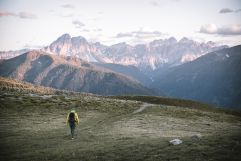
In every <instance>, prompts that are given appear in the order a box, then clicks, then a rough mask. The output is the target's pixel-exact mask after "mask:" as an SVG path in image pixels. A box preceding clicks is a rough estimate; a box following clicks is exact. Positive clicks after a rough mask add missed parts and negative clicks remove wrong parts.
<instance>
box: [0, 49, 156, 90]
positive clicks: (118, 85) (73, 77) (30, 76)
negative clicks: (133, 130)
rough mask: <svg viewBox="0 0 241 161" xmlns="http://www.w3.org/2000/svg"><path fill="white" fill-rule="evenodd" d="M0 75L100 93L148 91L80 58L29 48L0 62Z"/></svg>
mask: <svg viewBox="0 0 241 161" xmlns="http://www.w3.org/2000/svg"><path fill="white" fill-rule="evenodd" d="M0 76H4V77H10V78H14V79H18V80H22V81H26V82H30V83H33V84H36V85H43V86H47V87H53V88H57V89H64V90H70V91H81V92H90V93H95V94H101V95H120V94H146V95H149V94H151V91H149V90H148V89H147V88H145V87H143V86H142V85H141V84H140V83H139V82H138V81H136V80H134V79H132V78H130V77H128V76H125V75H122V74H118V73H115V72H113V71H109V70H108V69H104V68H100V67H98V68H97V67H96V66H95V65H93V64H89V63H88V62H85V61H83V60H80V59H78V58H72V57H60V56H56V55H50V54H47V53H44V52H41V51H30V52H27V53H25V54H22V55H20V56H17V57H15V58H12V59H9V60H4V61H2V62H1V63H0Z"/></svg>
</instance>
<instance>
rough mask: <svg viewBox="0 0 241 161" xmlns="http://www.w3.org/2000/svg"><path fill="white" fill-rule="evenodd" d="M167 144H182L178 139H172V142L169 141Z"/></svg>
mask: <svg viewBox="0 0 241 161" xmlns="http://www.w3.org/2000/svg"><path fill="white" fill-rule="evenodd" d="M169 143H170V144H172V145H178V144H181V143H182V140H180V139H173V140H171V141H169Z"/></svg>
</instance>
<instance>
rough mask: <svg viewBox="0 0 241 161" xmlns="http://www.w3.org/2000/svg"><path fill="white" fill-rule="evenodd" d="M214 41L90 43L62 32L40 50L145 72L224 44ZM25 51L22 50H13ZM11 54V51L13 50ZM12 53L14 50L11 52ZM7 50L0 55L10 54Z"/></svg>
mask: <svg viewBox="0 0 241 161" xmlns="http://www.w3.org/2000/svg"><path fill="white" fill-rule="evenodd" d="M227 47H228V46H226V45H222V46H220V45H217V44H215V43H214V42H211V41H209V42H207V43H199V42H197V41H193V40H190V39H188V38H185V37H184V38H182V39H181V40H180V41H177V40H176V39H175V38H174V37H170V38H168V39H159V40H154V41H152V42H150V43H147V44H137V45H129V44H127V43H125V42H123V43H118V44H114V45H111V46H106V45H103V44H101V43H99V42H97V43H90V42H88V41H87V40H86V39H85V38H84V37H82V36H77V37H71V36H70V35H69V34H63V35H62V36H60V37H59V38H57V39H56V40H55V41H54V42H52V43H51V44H50V45H49V46H46V47H44V48H42V49H40V51H43V52H47V53H50V54H53V55H61V56H65V57H67V56H71V57H77V58H80V59H82V60H85V61H87V62H98V63H112V64H121V65H133V66H136V67H138V68H139V69H140V70H142V71H144V72H145V73H148V72H149V71H153V70H155V69H157V68H159V67H163V66H175V65H180V64H183V63H185V62H188V61H192V60H194V59H196V58H198V57H200V56H201V55H204V54H206V53H208V52H212V51H215V50H219V49H222V48H227ZM20 52H22V53H25V52H26V51H17V53H18V54H19V53H20ZM14 54H15V53H14ZM0 55H3V54H1V53H0ZM15 56H16V54H15ZM12 57H13V56H11V53H9V54H6V52H5V57H4V56H2V58H5V59H8V58H12Z"/></svg>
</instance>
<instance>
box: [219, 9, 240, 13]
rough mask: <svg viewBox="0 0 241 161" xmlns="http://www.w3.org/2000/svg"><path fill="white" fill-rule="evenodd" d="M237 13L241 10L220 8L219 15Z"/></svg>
mask: <svg viewBox="0 0 241 161" xmlns="http://www.w3.org/2000/svg"><path fill="white" fill-rule="evenodd" d="M234 12H235V13H237V12H241V9H236V10H233V9H230V8H222V9H221V10H220V11H219V13H221V14H225V13H234Z"/></svg>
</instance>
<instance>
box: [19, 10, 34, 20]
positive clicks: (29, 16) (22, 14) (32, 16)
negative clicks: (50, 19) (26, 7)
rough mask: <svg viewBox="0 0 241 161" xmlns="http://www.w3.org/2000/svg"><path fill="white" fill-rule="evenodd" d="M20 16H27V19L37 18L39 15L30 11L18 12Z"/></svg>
mask: <svg viewBox="0 0 241 161" xmlns="http://www.w3.org/2000/svg"><path fill="white" fill-rule="evenodd" d="M18 17H20V18H27V19H35V18H37V16H36V15H35V14H32V13H28V12H20V13H18Z"/></svg>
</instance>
